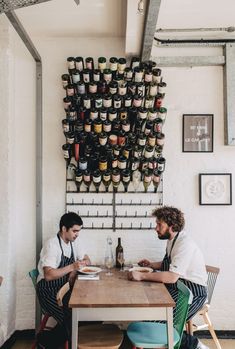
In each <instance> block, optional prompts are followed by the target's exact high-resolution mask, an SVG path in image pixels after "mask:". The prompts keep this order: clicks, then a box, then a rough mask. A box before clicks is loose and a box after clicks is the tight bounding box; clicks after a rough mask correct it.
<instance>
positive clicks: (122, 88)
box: [118, 86, 127, 96]
mask: <svg viewBox="0 0 235 349" xmlns="http://www.w3.org/2000/svg"><path fill="white" fill-rule="evenodd" d="M126 91H127V88H126V86H124V87H122V86H119V88H118V93H119V94H120V95H121V96H124V95H125V94H126Z"/></svg>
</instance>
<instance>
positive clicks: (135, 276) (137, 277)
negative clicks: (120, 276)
mask: <svg viewBox="0 0 235 349" xmlns="http://www.w3.org/2000/svg"><path fill="white" fill-rule="evenodd" d="M127 276H128V279H129V280H132V281H142V280H143V273H141V272H139V271H129V273H128V275H127Z"/></svg>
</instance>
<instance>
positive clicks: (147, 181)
mask: <svg viewBox="0 0 235 349" xmlns="http://www.w3.org/2000/svg"><path fill="white" fill-rule="evenodd" d="M152 176H153V174H152V171H150V170H146V171H145V173H144V182H143V184H144V191H145V192H147V191H148V187H149V186H150V184H151V181H152Z"/></svg>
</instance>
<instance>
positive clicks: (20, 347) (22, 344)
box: [9, 339, 235, 349]
mask: <svg viewBox="0 0 235 349" xmlns="http://www.w3.org/2000/svg"><path fill="white" fill-rule="evenodd" d="M201 341H202V342H203V343H204V344H206V345H207V346H208V347H209V348H210V349H216V346H215V344H214V342H213V341H212V340H211V339H201ZM220 344H221V347H222V348H223V349H234V348H235V339H221V340H220ZM31 345H32V340H18V341H17V342H16V343H15V344H14V345H13V346H12V347H11V348H12V349H30V348H31ZM9 349H10V348H9ZM120 349H131V345H130V343H129V342H127V341H125V342H124V343H123V344H122V346H121V348H120Z"/></svg>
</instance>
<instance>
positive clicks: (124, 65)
mask: <svg viewBox="0 0 235 349" xmlns="http://www.w3.org/2000/svg"><path fill="white" fill-rule="evenodd" d="M125 68H126V63H123V64H120V63H118V71H119V72H123V71H124V70H125Z"/></svg>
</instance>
